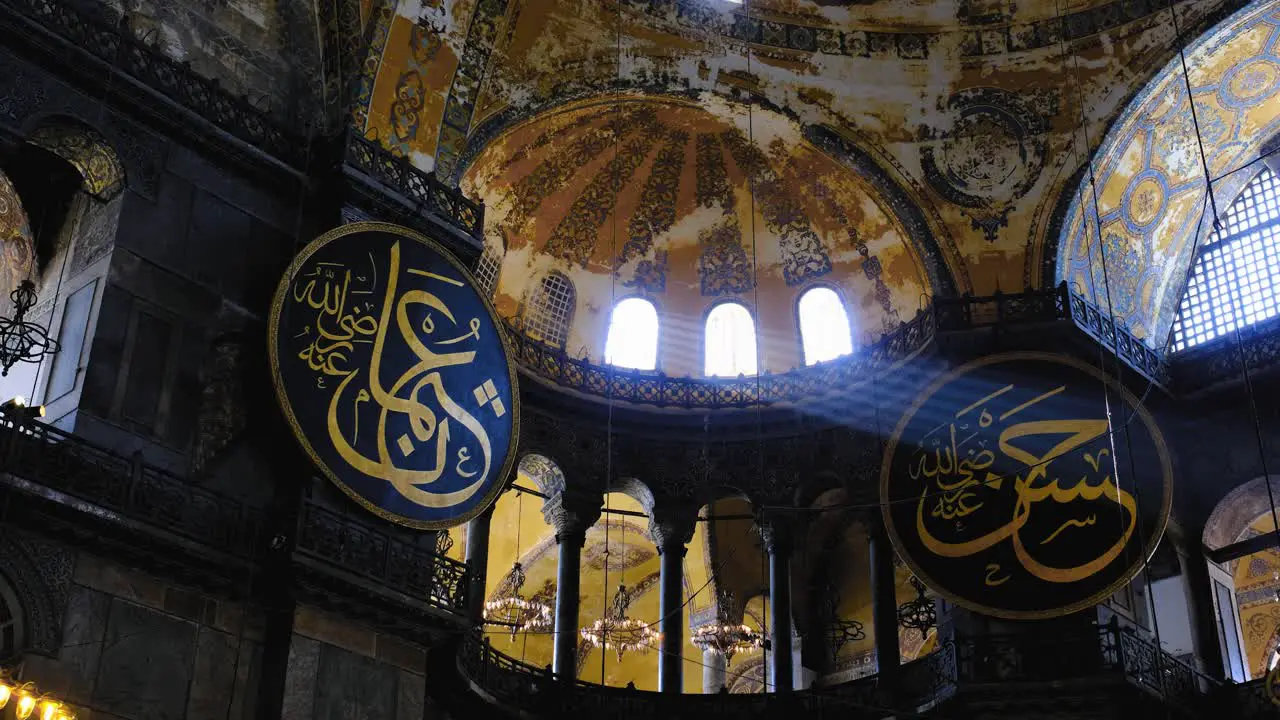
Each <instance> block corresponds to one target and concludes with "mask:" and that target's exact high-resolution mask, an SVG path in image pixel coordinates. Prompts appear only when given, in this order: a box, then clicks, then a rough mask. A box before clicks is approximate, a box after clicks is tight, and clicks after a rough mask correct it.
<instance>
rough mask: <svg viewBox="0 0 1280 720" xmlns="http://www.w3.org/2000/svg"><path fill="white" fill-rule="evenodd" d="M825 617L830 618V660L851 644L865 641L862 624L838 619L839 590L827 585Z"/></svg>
mask: <svg viewBox="0 0 1280 720" xmlns="http://www.w3.org/2000/svg"><path fill="white" fill-rule="evenodd" d="M826 603H827V608H826V609H827V617H829V618H830V624H829V625H828V626H827V647H828V648H829V649H830V651H831V658H832V659H833V660H834V659H835V658H836V656H838V655H839V654H840V650H841V648H843V647H844V646H845V645H847V644H849V643H851V642H857V641H859V640H866V639H867V630H866V628H865V627H864V626H863V624H862V623H860V622H858V621H857V620H854V619H852V618H850V619H848V620H843V619H841V618H840V613H839V609H840V590H839V589H838V588H836V587H835V586H834V585H831V584H828V585H827V599H826Z"/></svg>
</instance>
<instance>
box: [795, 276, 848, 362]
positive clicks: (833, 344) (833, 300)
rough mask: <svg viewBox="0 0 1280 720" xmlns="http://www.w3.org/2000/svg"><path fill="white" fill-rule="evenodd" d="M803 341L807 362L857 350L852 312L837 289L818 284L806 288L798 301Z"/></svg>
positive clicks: (833, 357)
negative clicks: (854, 345) (852, 325)
mask: <svg viewBox="0 0 1280 720" xmlns="http://www.w3.org/2000/svg"><path fill="white" fill-rule="evenodd" d="M796 314H797V315H798V316H799V319H800V342H801V345H802V346H803V348H804V364H805V365H813V364H814V363H820V362H827V361H828V360H834V359H836V358H838V357H840V356H841V355H848V354H849V353H852V352H853V333H852V331H851V329H850V327H849V313H848V312H846V311H845V307H844V303H843V302H841V301H840V296H839V295H837V294H836V291H835V290H832V289H831V288H829V287H815V288H810V289H809V290H806V291H805V293H804V294H803V295H801V296H800V301H799V302H798V303H797V307H796Z"/></svg>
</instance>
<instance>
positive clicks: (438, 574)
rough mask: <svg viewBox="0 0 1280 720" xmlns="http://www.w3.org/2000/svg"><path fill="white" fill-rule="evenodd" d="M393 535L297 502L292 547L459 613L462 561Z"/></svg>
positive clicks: (463, 577) (463, 580)
mask: <svg viewBox="0 0 1280 720" xmlns="http://www.w3.org/2000/svg"><path fill="white" fill-rule="evenodd" d="M438 547H440V545H439V541H438V540H437V542H436V543H435V545H434V546H433V547H432V548H426V547H420V546H418V545H414V544H412V543H409V542H405V541H404V540H399V539H397V538H393V537H391V536H389V535H387V534H386V533H383V532H381V531H379V530H375V529H373V528H371V527H369V526H367V525H364V524H363V523H360V522H358V521H357V520H355V519H353V518H351V517H348V516H346V515H342V514H340V513H336V512H333V511H331V510H326V509H325V508H323V507H321V506H319V505H316V504H314V503H309V502H308V503H303V506H302V512H301V513H300V515H299V518H298V543H297V551H298V552H300V553H303V554H305V555H310V556H312V557H315V558H316V559H318V560H321V561H323V562H324V563H327V564H329V565H333V566H336V567H339V568H342V569H343V570H346V571H347V572H350V573H352V574H354V575H357V576H360V577H363V578H365V579H368V580H371V581H373V582H375V583H378V584H381V585H384V586H386V587H388V588H391V589H393V590H396V591H397V592H401V593H404V594H405V595H408V596H409V597H412V598H416V599H418V600H420V601H422V602H425V603H427V604H429V605H433V606H435V607H439V608H442V609H445V610H448V611H450V612H455V613H461V612H463V611H464V610H465V609H466V602H467V566H466V564H464V563H460V562H458V561H457V560H454V559H452V558H448V557H444V556H442V555H438V554H436V553H435V552H432V550H433V549H435V548H438Z"/></svg>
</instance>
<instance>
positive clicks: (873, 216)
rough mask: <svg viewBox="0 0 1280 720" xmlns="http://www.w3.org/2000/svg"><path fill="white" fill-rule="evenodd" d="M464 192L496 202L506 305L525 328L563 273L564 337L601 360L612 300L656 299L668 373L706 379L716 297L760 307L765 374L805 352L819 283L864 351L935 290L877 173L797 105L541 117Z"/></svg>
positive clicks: (658, 107)
mask: <svg viewBox="0 0 1280 720" xmlns="http://www.w3.org/2000/svg"><path fill="white" fill-rule="evenodd" d="M463 188H464V190H465V192H467V193H468V194H469V195H472V196H473V197H475V198H477V199H479V200H482V201H483V202H484V203H485V236H486V237H485V242H486V252H487V253H490V254H491V255H492V256H495V257H500V258H502V260H501V267H500V271H499V272H498V273H497V276H496V282H495V284H494V300H495V305H496V307H497V308H498V312H499V313H500V314H501V315H503V316H504V317H505V318H507V319H509V320H510V321H512V323H513V324H514V325H516V326H522V322H521V321H522V318H523V317H524V315H525V313H526V312H527V311H528V310H529V304H530V302H531V294H532V293H533V292H534V291H535V289H536V288H537V287H538V284H539V283H540V282H541V278H544V277H546V276H548V274H552V273H554V274H557V275H558V276H560V277H562V278H563V279H564V280H567V281H568V284H569V286H570V287H571V290H572V302H571V303H570V305H571V306H570V307H569V308H568V318H569V326H568V328H567V332H565V333H564V334H563V337H560V338H555V339H553V341H555V342H559V343H560V344H561V346H562V347H563V348H564V349H565V350H566V351H567V352H568V353H569V354H570V355H571V356H572V357H575V358H580V359H588V360H591V361H593V362H602V361H603V358H604V345H605V339H606V336H607V334H608V326H609V319H610V311H611V308H612V307H614V305H615V304H616V303H617V302H618V301H620V300H622V299H625V298H629V297H636V296H639V297H644V298H646V299H648V300H650V301H651V302H653V303H654V305H655V306H656V308H657V311H658V315H659V318H660V338H661V341H660V346H659V350H658V363H657V369H658V370H659V371H661V372H664V373H666V374H668V375H675V376H684V375H690V376H695V377H696V376H698V375H699V374H701V373H702V371H703V365H702V332H703V326H704V319H705V317H706V315H707V314H708V313H709V312H710V310H711V309H712V308H714V307H715V306H716V305H717V304H720V303H723V302H726V301H733V302H738V303H741V304H742V305H743V306H745V307H746V308H747V310H748V311H750V312H751V313H752V315H753V316H754V318H755V322H756V326H757V332H758V335H759V337H760V368H761V370H762V371H764V372H775V373H776V372H784V371H787V370H790V369H792V368H795V367H798V366H799V365H801V364H802V354H801V347H800V341H799V335H798V332H799V327H798V321H797V317H796V306H797V302H798V299H799V297H800V296H801V295H802V294H803V293H804V292H805V291H806V290H808V289H809V288H812V287H815V286H825V287H829V288H831V289H834V290H835V291H836V292H837V293H838V294H839V296H840V297H841V298H842V300H843V302H844V304H845V306H846V311H847V314H848V316H849V319H850V322H851V325H852V328H851V332H852V336H853V338H854V344H855V346H856V345H858V344H863V343H866V342H869V341H871V340H874V339H876V338H878V337H879V336H880V335H881V334H882V333H884V332H886V331H890V330H892V329H894V328H896V327H897V326H898V325H900V324H901V323H902V321H903V320H904V319H909V318H910V317H912V316H913V315H914V314H915V312H916V310H917V309H918V308H919V307H920V305H921V299H922V297H923V296H926V295H928V294H929V293H930V290H931V288H930V284H929V280H928V274H927V272H926V270H925V268H924V265H923V264H922V262H921V260H920V256H919V254H918V253H917V252H916V250H915V249H914V248H913V245H912V242H911V240H910V235H909V234H908V232H907V230H906V229H905V227H904V224H903V222H902V221H901V220H900V219H899V217H898V216H897V215H896V214H895V213H894V210H893V208H892V206H891V202H890V201H889V200H888V199H887V198H886V197H885V196H884V194H883V193H882V192H881V191H880V190H879V189H878V188H877V186H876V184H875V182H873V181H872V180H869V179H868V178H865V177H863V176H862V175H860V174H859V172H857V171H855V170H854V169H853V168H852V167H850V165H848V164H847V163H846V162H845V161H844V160H842V159H840V158H838V157H836V156H834V155H833V154H829V153H828V152H824V150H823V149H822V148H821V147H819V146H818V145H817V144H815V143H814V142H813V141H811V140H810V139H809V138H808V137H806V135H805V133H804V131H803V130H802V128H801V126H800V125H799V124H798V123H796V122H794V121H793V120H791V119H789V118H787V117H785V116H784V115H782V114H780V113H777V112H773V111H769V110H763V109H761V108H760V107H755V106H750V107H749V106H747V105H745V104H738V103H734V102H730V101H727V100H724V99H722V98H719V97H717V96H712V95H707V96H706V97H702V98H698V99H697V100H696V101H691V100H685V99H677V98H667V97H662V98H657V97H634V96H611V97H604V98H598V99H594V100H591V101H584V102H579V103H575V104H573V105H569V106H565V107H562V108H558V109H556V110H554V111H549V112H546V113H543V114H541V115H538V116H536V117H534V118H532V119H530V120H528V121H526V122H524V123H522V124H519V125H517V126H515V127H512V128H510V129H509V130H507V131H506V132H504V133H503V134H501V135H499V136H498V137H496V138H495V139H493V140H492V141H491V142H490V143H489V144H488V145H487V146H486V147H485V148H484V149H483V150H482V151H481V152H479V153H478V154H477V156H476V158H475V160H474V161H473V162H472V163H471V164H470V166H469V167H468V169H467V171H466V172H465V174H464V177H463ZM543 339H546V338H543Z"/></svg>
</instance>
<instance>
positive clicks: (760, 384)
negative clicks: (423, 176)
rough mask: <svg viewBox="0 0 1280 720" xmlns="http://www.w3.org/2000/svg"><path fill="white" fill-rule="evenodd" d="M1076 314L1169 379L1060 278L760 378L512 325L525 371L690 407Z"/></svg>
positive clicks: (885, 365) (747, 403)
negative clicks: (608, 360) (610, 351)
mask: <svg viewBox="0 0 1280 720" xmlns="http://www.w3.org/2000/svg"><path fill="white" fill-rule="evenodd" d="M1062 320H1073V321H1074V322H1075V324H1076V325H1077V326H1078V327H1079V328H1080V329H1081V330H1082V331H1084V332H1085V333H1086V334H1088V335H1089V336H1090V337H1092V338H1093V339H1094V340H1096V341H1097V342H1099V343H1101V344H1102V345H1103V346H1104V347H1105V348H1106V349H1107V350H1108V351H1110V352H1115V351H1116V349H1117V348H1118V350H1119V353H1120V358H1121V359H1122V360H1123V361H1124V362H1125V363H1127V364H1128V365H1130V366H1131V367H1132V368H1133V369H1134V370H1136V371H1137V372H1139V373H1141V374H1143V375H1144V376H1145V377H1147V378H1148V379H1152V380H1154V381H1156V382H1158V383H1161V384H1164V383H1166V382H1167V381H1168V377H1169V369H1168V366H1167V364H1166V363H1165V362H1164V360H1163V359H1162V358H1161V356H1160V354H1159V353H1157V352H1155V351H1154V350H1151V349H1150V348H1148V347H1147V346H1146V345H1144V344H1143V343H1142V341H1140V340H1137V339H1136V338H1134V337H1133V335H1131V334H1130V333H1129V332H1128V331H1127V330H1125V329H1124V328H1123V327H1122V326H1119V325H1117V324H1115V323H1113V322H1112V321H1111V320H1110V318H1109V316H1107V315H1105V314H1104V313H1102V311H1101V310H1099V309H1098V308H1097V307H1095V306H1094V305H1092V304H1091V303H1089V301H1087V300H1085V298H1084V297H1083V296H1081V295H1078V294H1075V293H1070V292H1069V291H1068V290H1067V288H1066V285H1065V284H1063V285H1061V286H1059V287H1056V288H1051V289H1049V290H1033V291H1029V292H1025V293H996V294H995V295H990V296H985V297H975V296H964V297H959V298H939V299H935V301H934V302H933V303H932V304H931V305H930V306H929V307H928V308H926V309H924V310H922V311H920V312H919V313H917V314H916V316H915V317H914V318H912V319H911V320H910V321H908V322H906V323H903V324H902V325H900V326H898V327H897V328H896V329H894V330H893V331H891V332H889V333H886V334H885V335H883V336H881V338H880V340H879V341H878V342H876V343H875V344H873V345H869V346H866V347H863V348H860V349H859V350H858V351H857V352H855V353H853V354H852V355H846V356H845V357H842V358H839V359H837V360H834V361H831V362H826V363H820V364H817V365H811V366H808V367H803V368H798V369H795V370H791V371H789V372H785V373H778V374H770V373H764V374H761V375H760V376H758V377H750V378H746V377H741V378H690V377H682V378H678V377H670V376H667V375H664V374H663V373H661V372H653V371H644V370H631V369H627V368H616V367H611V366H607V365H596V364H594V363H592V362H591V360H589V359H579V358H574V357H572V356H570V355H569V354H568V353H567V352H565V351H564V350H563V349H561V348H558V347H553V346H551V345H547V344H546V343H543V342H541V341H540V340H536V339H534V338H531V337H529V336H528V335H526V334H525V333H524V331H523V329H522V328H521V327H520V323H519V322H518V321H516V322H513V323H510V324H509V325H508V327H507V330H508V335H509V336H510V337H511V345H512V350H513V352H514V354H515V357H516V359H517V361H518V362H519V363H520V364H521V365H522V366H523V367H524V368H525V370H526V371H528V372H531V373H533V374H534V375H537V376H538V377H541V378H544V379H546V380H549V381H551V382H554V383H556V384H557V385H559V386H561V387H566V388H569V389H572V390H577V391H579V392H582V393H586V394H589V395H596V396H601V397H606V398H612V399H615V400H620V401H624V402H629V403H634V404H638V405H656V406H658V407H677V408H690V409H722V408H745V407H754V406H757V405H775V404H785V403H798V402H801V401H811V400H814V399H815V398H821V397H822V396H824V395H829V394H831V393H833V392H839V393H847V392H848V391H849V390H850V389H851V388H853V387H855V386H858V385H860V384H862V383H866V382H871V381H872V379H873V378H875V377H876V376H877V375H878V374H879V373H882V372H883V371H885V370H887V369H889V368H892V367H893V366H895V365H896V364H898V363H900V362H902V361H904V360H907V359H909V358H911V357H912V356H914V355H916V354H917V353H919V352H921V351H922V350H924V349H925V348H926V347H927V346H928V345H929V343H930V342H932V341H933V339H934V337H935V335H936V334H937V333H940V332H942V333H946V332H963V331H967V330H973V329H974V328H981V327H990V326H999V325H1017V324H1023V325H1025V324H1035V323H1049V322H1057V321H1062Z"/></svg>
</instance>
